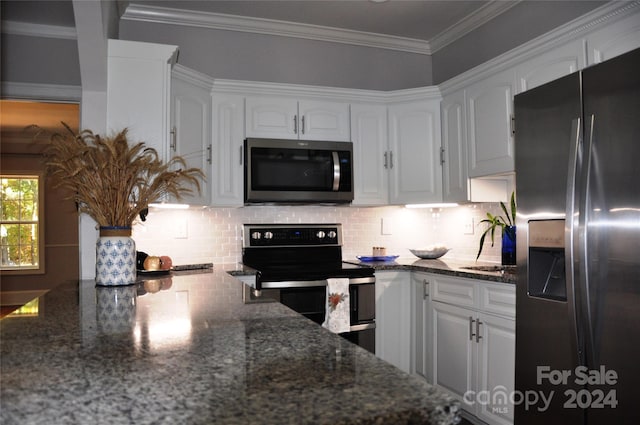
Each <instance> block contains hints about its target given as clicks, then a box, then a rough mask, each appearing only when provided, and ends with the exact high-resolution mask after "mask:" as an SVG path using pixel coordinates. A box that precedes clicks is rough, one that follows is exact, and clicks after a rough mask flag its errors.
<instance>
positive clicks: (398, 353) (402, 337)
mask: <svg viewBox="0 0 640 425" xmlns="http://www.w3.org/2000/svg"><path fill="white" fill-rule="evenodd" d="M409 279H410V273H409V272H405V271H377V272H376V356H378V357H379V358H381V359H382V360H385V361H387V362H389V363H391V364H392V365H394V366H396V367H398V368H399V369H402V370H403V371H405V372H407V373H411V351H410V347H411V339H412V338H411V309H410V308H408V307H409V306H410V303H411V285H410V282H409Z"/></svg>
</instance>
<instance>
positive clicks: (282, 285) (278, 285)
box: [262, 279, 327, 289]
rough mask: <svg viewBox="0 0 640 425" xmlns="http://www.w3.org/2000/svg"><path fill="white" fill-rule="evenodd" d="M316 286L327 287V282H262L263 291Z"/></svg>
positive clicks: (323, 280)
mask: <svg viewBox="0 0 640 425" xmlns="http://www.w3.org/2000/svg"><path fill="white" fill-rule="evenodd" d="M318 286H327V281H326V280H325V279H322V280H287V281H280V282H262V288H264V289H282V288H313V287H318Z"/></svg>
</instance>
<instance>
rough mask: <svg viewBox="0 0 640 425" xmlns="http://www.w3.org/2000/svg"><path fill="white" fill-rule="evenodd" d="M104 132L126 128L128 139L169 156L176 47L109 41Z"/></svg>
mask: <svg viewBox="0 0 640 425" xmlns="http://www.w3.org/2000/svg"><path fill="white" fill-rule="evenodd" d="M108 43H109V52H108V61H107V68H108V72H107V132H109V133H110V132H113V131H120V130H122V129H124V128H128V129H129V133H128V135H129V137H130V138H131V140H135V141H136V142H137V141H141V142H144V143H145V145H146V146H147V147H150V148H154V149H155V150H156V151H157V152H158V154H159V155H160V158H161V159H162V160H165V161H166V160H167V159H168V158H169V131H170V130H169V122H170V110H171V107H170V102H171V67H172V63H173V61H174V59H175V56H176V54H177V51H178V48H177V46H167V45H162V44H154V43H141V42H136V41H125V40H109V42H108Z"/></svg>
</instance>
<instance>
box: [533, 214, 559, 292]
mask: <svg viewBox="0 0 640 425" xmlns="http://www.w3.org/2000/svg"><path fill="white" fill-rule="evenodd" d="M564 224H565V221H564V220H531V221H529V267H528V273H529V277H528V288H527V291H528V294H529V296H530V297H537V298H546V299H550V300H556V301H566V300H567V285H566V278H565V252H564Z"/></svg>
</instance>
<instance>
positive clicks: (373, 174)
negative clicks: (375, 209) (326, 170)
mask: <svg viewBox="0 0 640 425" xmlns="http://www.w3.org/2000/svg"><path fill="white" fill-rule="evenodd" d="M351 141H352V142H353V171H354V176H353V182H354V196H353V204H354V205H386V204H387V203H388V202H389V180H388V172H387V170H386V169H385V168H384V164H383V157H384V153H385V152H386V151H387V107H386V106H385V105H365V104H352V105H351Z"/></svg>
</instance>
